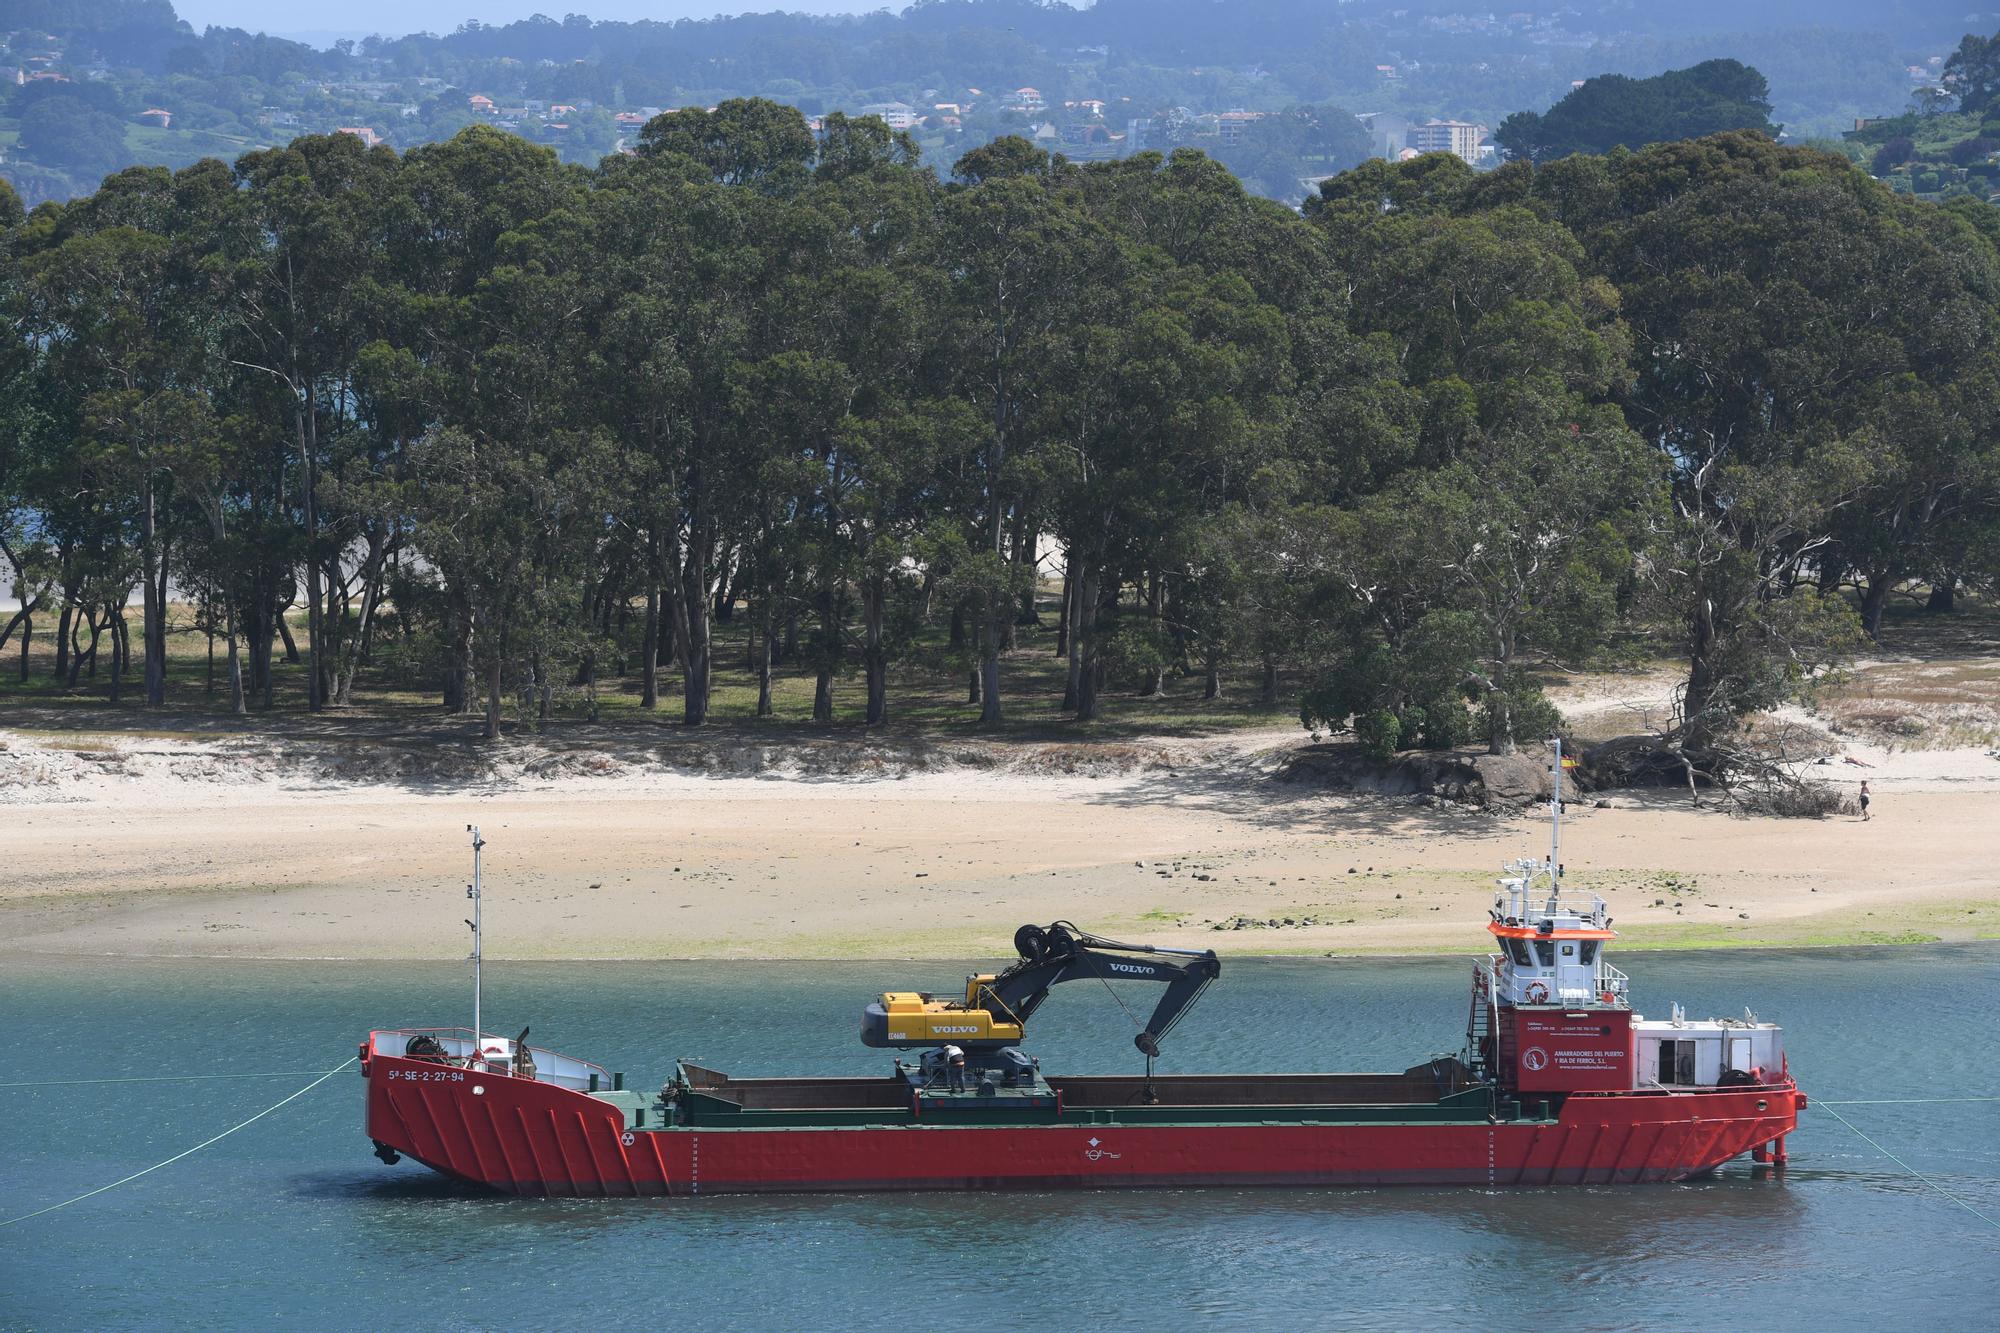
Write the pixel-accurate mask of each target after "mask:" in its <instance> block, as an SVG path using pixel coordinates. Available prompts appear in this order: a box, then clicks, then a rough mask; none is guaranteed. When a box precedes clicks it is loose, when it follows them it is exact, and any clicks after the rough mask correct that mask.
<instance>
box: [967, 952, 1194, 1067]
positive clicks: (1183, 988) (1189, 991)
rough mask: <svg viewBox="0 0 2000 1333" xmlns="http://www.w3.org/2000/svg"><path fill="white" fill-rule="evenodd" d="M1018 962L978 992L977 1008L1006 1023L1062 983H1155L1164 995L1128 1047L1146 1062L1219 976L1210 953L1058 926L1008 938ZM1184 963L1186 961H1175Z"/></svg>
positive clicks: (1020, 1019)
mask: <svg viewBox="0 0 2000 1333" xmlns="http://www.w3.org/2000/svg"><path fill="white" fill-rule="evenodd" d="M1014 944H1015V947H1016V949H1018V950H1019V952H1020V954H1021V961H1020V962H1018V963H1016V964H1014V966H1012V967H1010V968H1008V969H1007V970H1006V971H1005V972H1003V973H1001V974H1000V975H999V976H997V977H995V978H994V979H993V980H992V982H990V983H988V984H987V985H985V986H982V987H981V988H980V995H979V1003H980V1007H982V1008H984V1009H986V1010H987V1011H988V1012H989V1013H991V1014H993V1016H994V1017H995V1018H1002V1019H1005V1020H1006V1021H1008V1022H1014V1023H1022V1024H1025V1023H1026V1022H1027V1020H1028V1017H1029V1015H1031V1014H1033V1013H1034V1012H1035V1010H1036V1009H1037V1008H1039V1007H1040V1006H1041V1003H1042V1001H1043V1000H1045V999H1047V998H1048V994H1049V991H1050V990H1052V989H1054V988H1055V987H1056V986H1058V985H1061V984H1062V983H1063V982H1065V981H1078V980H1083V979H1087V978H1097V979H1100V980H1103V981H1117V980H1130V981H1157V982H1162V983H1164V984H1165V985H1166V988H1167V990H1166V994H1164V995H1162V996H1161V997H1160V1001H1159V1003H1158V1004H1157V1005H1155V1006H1154V1008H1153V1014H1152V1018H1151V1019H1150V1020H1149V1021H1148V1022H1147V1024H1146V1026H1145V1028H1144V1030H1143V1031H1141V1032H1140V1033H1139V1034H1138V1035H1137V1036H1136V1037H1134V1038H1133V1044H1134V1045H1136V1046H1138V1048H1139V1049H1140V1050H1141V1051H1144V1052H1145V1053H1146V1054H1147V1055H1149V1056H1154V1055H1158V1054H1159V1053H1160V1046H1159V1043H1160V1039H1161V1038H1162V1037H1164V1036H1166V1035H1167V1034H1168V1033H1169V1032H1171V1031H1173V1029H1174V1025H1175V1024H1177V1023H1179V1022H1180V1020H1181V1019H1182V1017H1183V1016H1185V1015H1186V1013H1187V1011H1188V1010H1189V1009H1190V1008H1192V1007H1193V1005H1194V1003H1195V1001H1196V1000H1199V999H1200V998H1201V996H1202V992H1204V991H1206V990H1207V989H1208V988H1209V986H1210V985H1211V984H1213V983H1214V981H1215V979H1216V978H1217V977H1218V976H1220V975H1221V974H1222V963H1221V960H1220V959H1218V958H1217V957H1216V956H1215V952H1214V950H1196V949H1163V948H1157V947H1155V946H1153V945H1148V944H1121V943H1119V942H1118V941H1116V940H1107V939H1101V938H1099V937H1097V936H1095V935H1090V934H1087V933H1085V932H1084V931H1080V930H1078V929H1077V928H1076V927H1075V926H1072V925H1070V924H1069V923H1068V922H1066V921H1059V922H1057V923H1055V924H1054V925H1052V926H1049V927H1048V928H1047V929H1046V930H1044V929H1043V928H1041V927H1039V926H1023V927H1022V928H1021V929H1020V930H1019V931H1018V932H1016V933H1015V936H1014ZM1182 959H1185V960H1186V961H1181V960H1182Z"/></svg>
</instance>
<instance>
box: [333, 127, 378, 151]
mask: <svg viewBox="0 0 2000 1333" xmlns="http://www.w3.org/2000/svg"><path fill="white" fill-rule="evenodd" d="M335 133H336V134H351V135H353V136H354V137H355V138H357V139H359V140H361V146H362V147H363V148H373V147H374V146H375V145H376V144H379V143H381V142H382V136H381V135H379V134H377V133H376V132H375V131H374V130H372V129H370V128H369V127H368V126H366V125H342V126H341V127H340V128H339V129H338V130H336V131H335Z"/></svg>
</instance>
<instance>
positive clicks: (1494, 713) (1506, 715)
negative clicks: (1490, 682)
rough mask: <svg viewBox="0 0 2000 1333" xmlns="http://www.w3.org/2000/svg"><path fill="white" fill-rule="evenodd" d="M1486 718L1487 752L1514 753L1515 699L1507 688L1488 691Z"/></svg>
mask: <svg viewBox="0 0 2000 1333" xmlns="http://www.w3.org/2000/svg"><path fill="white" fill-rule="evenodd" d="M1486 718H1487V733H1486V753H1488V754H1512V753H1514V701H1513V700H1512V699H1511V698H1509V697H1508V695H1507V691H1506V690H1504V689H1496V690H1488V691H1487V693H1486ZM1558 781H1560V775H1558Z"/></svg>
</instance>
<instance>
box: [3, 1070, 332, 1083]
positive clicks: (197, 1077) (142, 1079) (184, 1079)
mask: <svg viewBox="0 0 2000 1333" xmlns="http://www.w3.org/2000/svg"><path fill="white" fill-rule="evenodd" d="M319 1072H320V1071H319V1070H317V1069H274V1070H272V1071H271V1072H270V1073H268V1074H141V1075H135V1076H133V1077H129V1078H50V1079H43V1080H41V1081H40V1082H38V1083H0V1088H68V1087H75V1086H77V1085H79V1084H83V1083H203V1082H206V1081H208V1080H209V1079H217V1078H304V1077H306V1075H308V1074H317V1073H319Z"/></svg>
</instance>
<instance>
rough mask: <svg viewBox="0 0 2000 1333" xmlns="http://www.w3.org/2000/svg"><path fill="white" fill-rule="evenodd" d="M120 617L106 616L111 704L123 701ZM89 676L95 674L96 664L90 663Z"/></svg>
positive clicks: (122, 649)
mask: <svg viewBox="0 0 2000 1333" xmlns="http://www.w3.org/2000/svg"><path fill="white" fill-rule="evenodd" d="M120 620H122V618H120V616H106V626H108V628H110V636H112V703H120V701H122V699H124V634H120V632H118V630H120ZM90 675H98V673H96V662H92V667H90Z"/></svg>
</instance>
